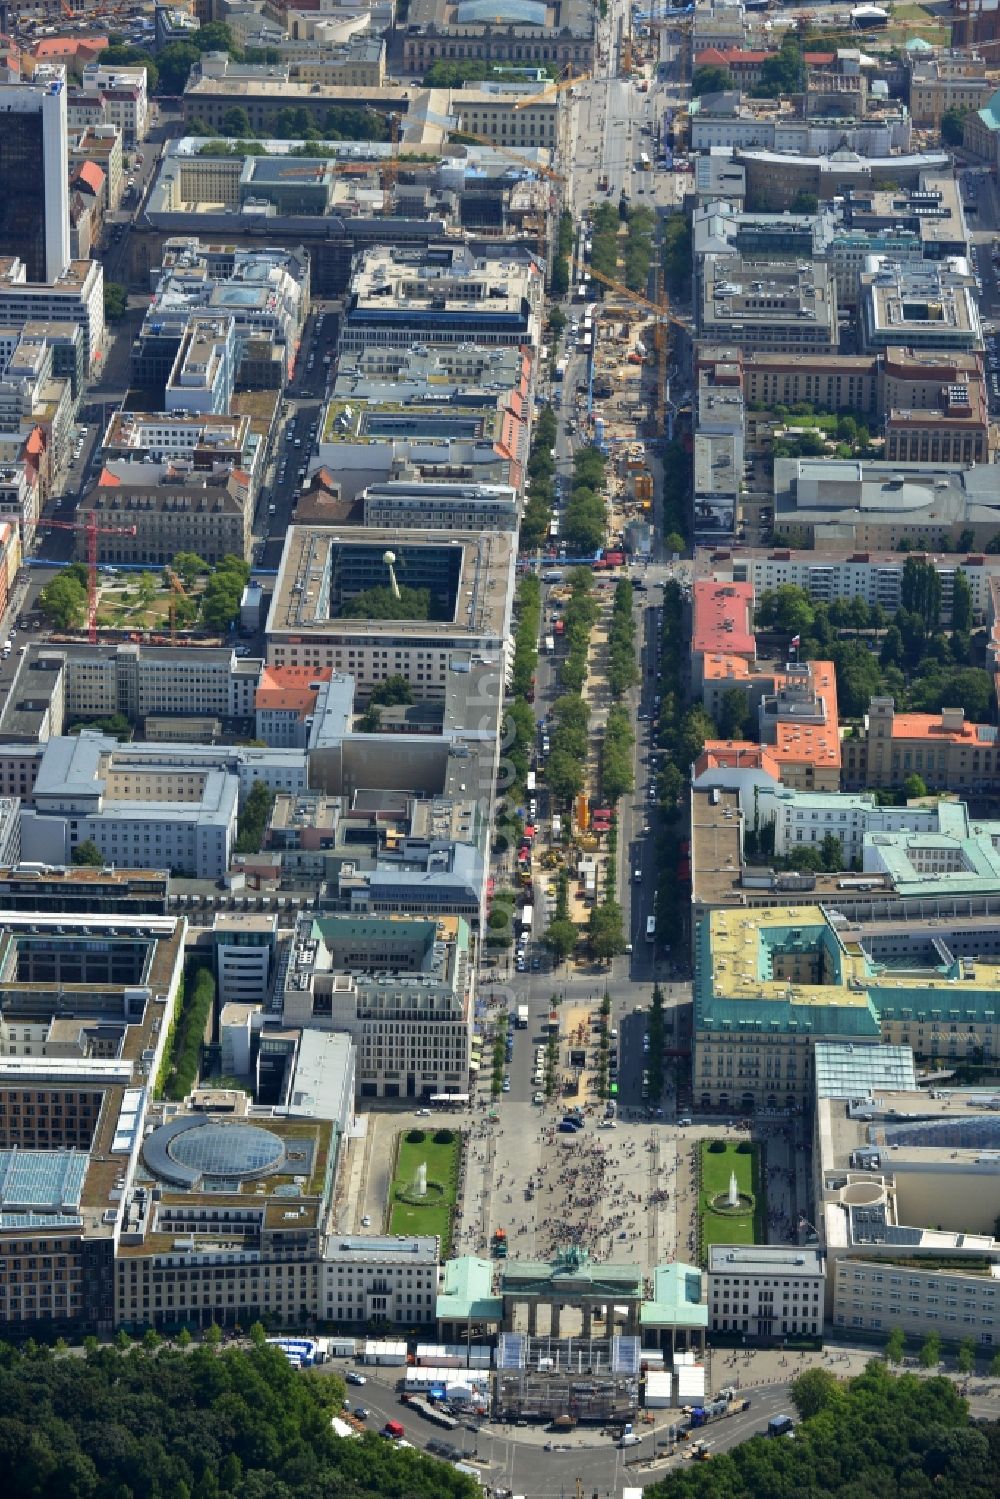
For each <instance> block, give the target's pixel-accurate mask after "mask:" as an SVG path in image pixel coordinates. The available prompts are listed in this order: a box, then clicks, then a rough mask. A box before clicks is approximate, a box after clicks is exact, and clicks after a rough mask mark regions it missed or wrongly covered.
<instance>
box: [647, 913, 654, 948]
mask: <svg viewBox="0 0 1000 1499" xmlns="http://www.w3.org/2000/svg"><path fill="white" fill-rule="evenodd" d="M646 941H647V942H655V941H656V917H655V916H647V917H646Z"/></svg>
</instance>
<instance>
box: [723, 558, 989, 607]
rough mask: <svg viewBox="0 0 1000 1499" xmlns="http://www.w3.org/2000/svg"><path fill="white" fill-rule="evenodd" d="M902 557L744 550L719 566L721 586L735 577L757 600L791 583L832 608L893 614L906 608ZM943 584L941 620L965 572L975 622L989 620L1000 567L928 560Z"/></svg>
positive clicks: (981, 561) (979, 560)
mask: <svg viewBox="0 0 1000 1499" xmlns="http://www.w3.org/2000/svg"><path fill="white" fill-rule="evenodd" d="M907 555H911V554H908V553H903V552H861V551H857V552H854V551H850V550H849V549H846V550H845V549H844V548H834V547H828V546H824V547H821V548H817V550H816V551H812V552H795V551H792V550H791V549H790V548H786V547H772V548H769V549H764V550H753V549H750V548H747V549H745V550H744V549H741V551H740V552H739V553H734V554H733V556H732V560H731V561H730V562H727V563H723V564H721V566H719V565H717V566H716V568H715V569H714V570H715V573H716V577H717V578H719V580H720V581H722V580H723V578H724V577H725V576H726V575H731V576H732V579H733V581H734V582H744V583H751V584H752V585H753V590H754V596H755V597H756V598H760V596H761V594H762V593H765V592H767V591H769V590H771V589H775V588H780V587H781V586H782V585H783V584H786V583H791V584H794V586H795V587H796V588H802V589H804V590H805V592H806V593H808V594H809V596H810V598H813V599H815V600H816V601H817V602H818V603H824V604H831V603H833V601H834V599H853V598H862V599H864V601H865V603H866V604H868V605H869V606H873V605H875V604H878V605H880V606H881V607H882V608H883V609H885V611H886V612H887V613H888V614H895V612H896V610H897V609H898V608H899V607H900V604H901V603H902V589H903V568H904V566H905V565H906V558H907ZM923 560H925V561H927V562H930V563H931V565H932V566H933V568H934V571H935V572H936V573H937V575H938V577H939V578H940V580H941V619H942V622H943V623H944V624H946V625H947V624H948V623H949V622H950V620H951V610H952V599H953V596H954V588H955V574H956V573H957V572H959V571H961V573H962V576H963V577H964V578H965V581H966V582H967V583H968V585H969V588H970V591H971V593H972V609H973V615H974V618H975V619H976V620H984V619H986V617H987V615H988V613H989V611H990V586H991V583H992V581H993V579H994V578H996V577H997V576H998V575H1000V562H997V561H996V559H995V558H993V557H987V556H986V555H984V554H973V555H971V556H965V557H963V556H961V555H958V556H956V555H955V554H954V553H944V554H937V555H931V556H926V555H925V556H924V558H923Z"/></svg>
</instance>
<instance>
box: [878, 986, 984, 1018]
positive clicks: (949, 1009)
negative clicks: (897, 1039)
mask: <svg viewBox="0 0 1000 1499" xmlns="http://www.w3.org/2000/svg"><path fill="white" fill-rule="evenodd" d="M871 992H872V996H873V998H874V1000H875V1004H876V1006H877V1007H878V1011H879V1013H880V1014H881V1015H882V1016H883V1017H884V1018H885V1019H886V1020H915V1021H917V1022H918V1023H926V1024H927V1025H933V1024H934V1022H935V1021H938V1022H939V1023H941V1024H943V1025H958V1026H959V1027H961V1025H962V1023H963V1022H965V1023H966V1024H970V1025H983V1024H995V1023H996V1017H997V1015H1000V993H998V992H997V991H996V990H995V989H987V988H978V987H974V986H973V985H972V984H967V983H964V982H963V981H962V980H961V979H960V978H958V977H957V976H956V978H955V980H954V984H953V985H952V984H949V985H948V987H947V988H945V987H941V988H938V989H926V988H923V987H922V986H920V985H917V984H914V985H912V986H907V987H905V988H904V987H900V986H898V985H895V984H894V985H893V986H892V988H891V989H880V988H879V986H878V981H877V980H875V982H874V983H873V984H872V991H871Z"/></svg>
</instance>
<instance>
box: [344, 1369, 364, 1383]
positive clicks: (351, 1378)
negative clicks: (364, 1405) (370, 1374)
mask: <svg viewBox="0 0 1000 1499" xmlns="http://www.w3.org/2000/svg"><path fill="white" fill-rule="evenodd" d="M345 1377H346V1379H347V1383H348V1384H367V1383H368V1380H367V1379H366V1378H365V1376H364V1375H363V1374H359V1373H358V1371H357V1370H356V1369H348V1371H347V1374H346V1376H345Z"/></svg>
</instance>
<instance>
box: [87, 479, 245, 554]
mask: <svg viewBox="0 0 1000 1499" xmlns="http://www.w3.org/2000/svg"><path fill="white" fill-rule="evenodd" d="M254 498H255V489H254V485H253V481H252V479H251V478H250V476H249V475H247V474H246V473H244V471H243V470H242V469H238V468H236V467H234V466H233V465H232V464H229V463H218V464H216V465H215V466H214V467H213V468H212V470H211V471H204V470H203V471H200V472H199V471H196V470H195V468H194V466H193V463H192V461H191V460H190V459H180V458H176V459H168V460H167V461H166V462H162V463H155V462H154V463H147V462H134V461H128V460H116V461H113V462H109V463H106V464H104V466H103V467H102V468H101V469H100V471H99V473H98V476H97V480H96V482H95V483H94V484H93V485H92V486H91V488H90V489H88V490H87V491H86V493H85V494H84V495H83V496H82V497H81V499H80V502H79V505H78V507H77V514H78V516H79V517H80V519H86V518H87V517H88V516H90V515H93V516H94V518H95V520H96V523H97V525H98V527H102V526H103V527H108V528H117V529H109V530H106V531H100V530H99V531H98V536H97V559H98V561H99V562H101V563H112V564H113V563H118V562H126V563H140V564H145V565H147V566H151V567H163V566H165V565H167V564H168V563H170V562H171V561H172V560H173V558H174V557H175V556H176V555H177V553H178V552H195V553H197V555H198V556H199V557H203V558H204V560H205V561H206V562H211V563H217V562H221V561H222V559H223V558H224V557H230V556H232V557H244V558H245V557H248V556H249V555H250V531H251V525H252V522H253V507H254ZM77 543H78V550H79V555H80V557H81V559H85V558H86V555H87V539H86V535H85V533H84V532H83V531H81V532H78V533H77Z"/></svg>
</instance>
